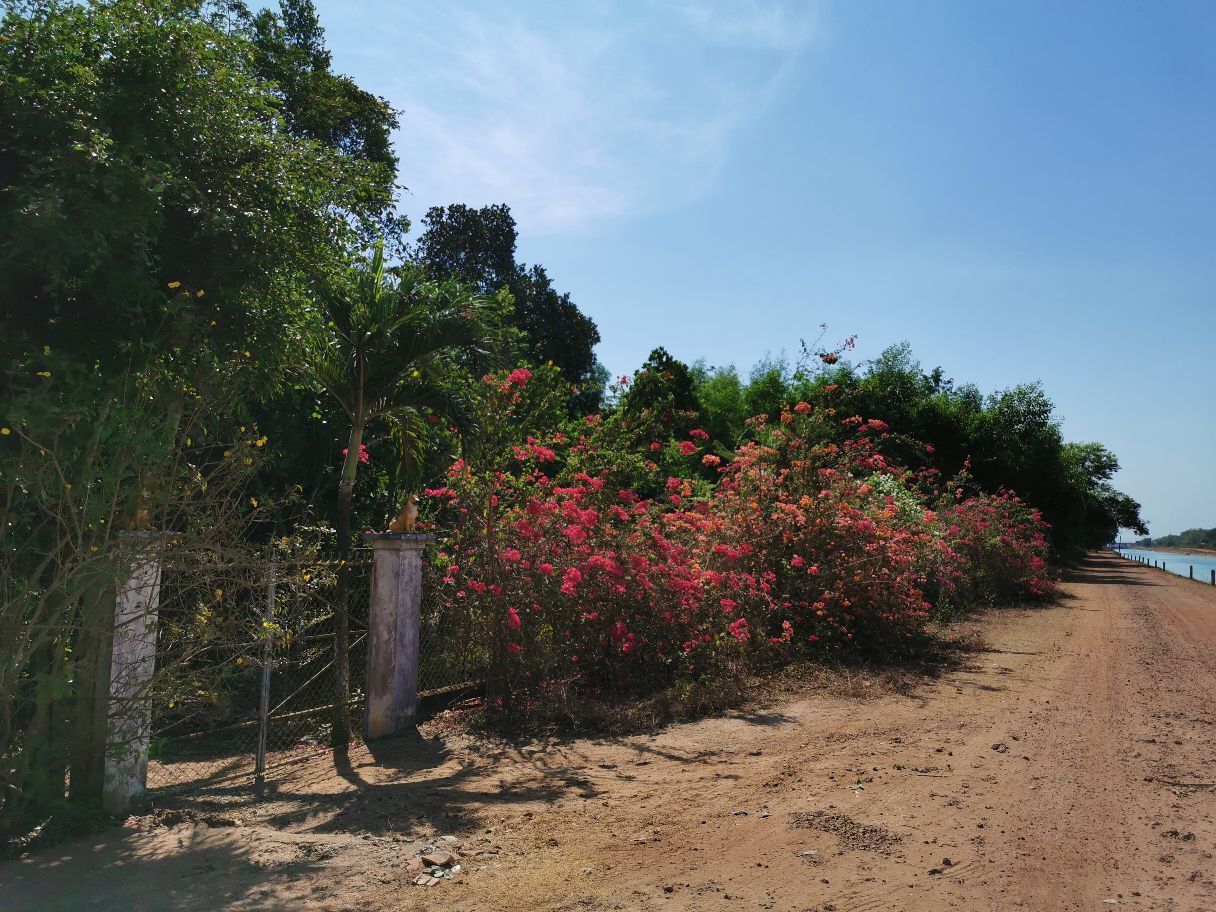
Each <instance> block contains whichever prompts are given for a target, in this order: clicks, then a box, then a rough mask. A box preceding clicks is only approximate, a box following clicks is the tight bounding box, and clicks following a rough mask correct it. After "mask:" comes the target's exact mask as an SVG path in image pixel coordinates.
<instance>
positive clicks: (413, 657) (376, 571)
mask: <svg viewBox="0 0 1216 912" xmlns="http://www.w3.org/2000/svg"><path fill="white" fill-rule="evenodd" d="M363 537H364V539H365V540H367V541H369V542H371V546H372V549H373V551H372V555H373V563H372V594H371V610H370V612H369V614H368V621H367V709H366V712H365V714H364V717H363V736H364V737H365V738H367V739H368V740H372V739H375V738H391V737H393V736H394V735H401V734H404V733H406V732H408V731H411V730H412V729H413V727H414V717H415V715H416V714H417V710H418V627H419V610H420V607H421V603H422V551H423V549H424V548H425V547H426V546H427V543H428V542H430V541H432V540H433V538H434V537H433V536H431V535H426V534H423V533H420V532H376V533H367V534H365V535H364V536H363Z"/></svg>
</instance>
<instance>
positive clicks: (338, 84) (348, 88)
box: [240, 0, 409, 249]
mask: <svg viewBox="0 0 1216 912" xmlns="http://www.w3.org/2000/svg"><path fill="white" fill-rule="evenodd" d="M240 12H241V16H240V19H241V21H242V23H243V24H244V25H245V26H246V27H247V28H248V30H249V31H250V32H251V38H252V41H253V44H254V48H255V51H254V54H253V68H254V71H255V72H256V73H257V74H258V75H259V76H261V77H262V78H264V79H266V80H268V81H269V82H271V83H272V84H273V85H274V90H275V93H276V95H277V96H278V97H279V98H280V99H281V106H280V109H279V110H280V114H281V116H282V118H283V122H284V124H285V126H286V128H287V130H288V132H289V133H290V134H291V135H292V136H295V137H298V138H300V139H306V140H311V141H313V142H316V143H319V144H321V145H323V146H327V147H329V148H333V149H336V150H338V151H339V152H341V153H342V154H343V155H344V156H346V157H348V158H350V159H353V160H358V161H361V162H366V163H368V164H370V165H373V166H375V167H374V168H373V169H371V170H370V172H369V173H370V174H371V175H372V176H373V177H374V181H373V182H371V183H369V185H368V186H367V188H366V192H367V198H366V201H365V202H364V205H365V206H366V207H367V209H368V210H369V212H371V213H373V214H374V216H375V222H376V225H377V228H378V233H379V234H380V236H382V237H387V238H388V242H389V246H390V248H392V249H398V248H399V247H400V245H401V243H402V238H403V236H404V233H405V230H406V229H407V228H408V227H409V222H408V220H406V219H405V218H404V217H402V216H398V215H397V214H396V213H395V212H394V211H393V193H394V189H395V187H394V180H395V177H396V174H397V156H396V154H395V153H394V152H393V147H392V133H393V131H394V130H396V129H397V127H398V126H399V125H400V121H399V119H398V114H397V112H396V111H395V110H394V109H393V108H392V106H391V105H389V103H388V101H387V100H386V99H384V98H381V97H379V96H377V95H375V94H373V93H371V92H368V91H366V90H365V89H362V88H360V87H359V86H358V84H356V83H355V81H354V80H353V79H351V78H350V77H348V76H342V75H340V74H337V73H334V72H333V70H332V57H331V55H330V53H329V50H328V49H327V48H326V46H325V30H324V29H323V28H322V27H321V22H320V18H319V17H318V16H317V10H316V6H315V5H314V4H313V3H312V0H280V2H279V12H278V14H277V15H276V14H275V13H274V12H273V11H271V10H269V9H263V10H260V11H258V12H257V14H256V15H252V16H251V15H250V14H249V13H248V12H247V11H246V10H244V9H243V8H242V9H241V11H240Z"/></svg>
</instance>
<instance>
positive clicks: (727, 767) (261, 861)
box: [0, 554, 1216, 912]
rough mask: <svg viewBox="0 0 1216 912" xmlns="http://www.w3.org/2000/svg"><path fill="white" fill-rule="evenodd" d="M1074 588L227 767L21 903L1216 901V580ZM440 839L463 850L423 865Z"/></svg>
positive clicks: (368, 910)
mask: <svg viewBox="0 0 1216 912" xmlns="http://www.w3.org/2000/svg"><path fill="white" fill-rule="evenodd" d="M1064 593H1065V597H1064V599H1063V600H1062V602H1061V603H1060V605H1058V606H1056V607H1051V608H1046V609H1028V610H1022V609H1018V610H1006V611H996V612H991V613H989V614H988V615H987V616H986V617H985V618H984V619H983V621H982V623H981V625H980V626H981V630H982V633H983V637H984V640H985V642H986V643H987V644H988V645H987V647H986V648H985V649H983V650H981V651H979V652H977V653H975V654H974V655H972V656H971V657H970V659H969V661H968V663H967V664H966V665H964V666H963V667H962V668H960V669H957V670H952V671H949V672H947V673H945V674H943V675H942V676H941V677H939V678H937V679H931V680H927V681H926V682H924V683H923V684H921V685H920V686H918V687H916V688H915V689H914V691H913V692H911V693H910V694H908V693H905V694H891V693H883V694H882V695H880V696H876V697H873V698H864V699H858V698H852V697H842V696H832V695H827V694H824V695H822V696H818V695H812V696H811V697H809V698H804V699H800V700H798V701H796V702H792V703H788V704H785V705H780V706H774V707H772V708H771V709H768V710H766V711H760V712H739V713H732V714H729V715H728V716H725V717H722V718H715V719H710V720H706V721H702V722H698V723H693V724H686V725H677V726H672V727H670V728H668V729H665V730H664V731H663V732H661V733H660V734H657V735H654V736H650V735H640V736H633V737H625V738H600V739H583V740H569V739H568V740H562V741H553V742H535V743H530V744H526V745H511V746H503V745H501V744H494V745H487V744H486V742H484V741H479V740H474V739H470V738H466V737H463V736H459V735H455V734H451V733H450V732H440V733H439V734H438V735H436V736H435V737H430V738H423V739H420V740H416V741H412V742H404V741H403V742H400V743H397V744H394V745H390V746H387V747H378V748H376V750H375V753H374V754H373V753H372V752H369V751H368V750H367V749H365V748H359V749H358V750H355V751H352V752H351V754H350V757H349V759H348V760H347V761H343V762H341V763H339V764H338V765H337V766H336V768H335V764H334V762H333V759H332V758H324V759H317V760H315V761H311V762H309V763H307V764H304V765H301V766H298V767H295V768H294V769H292V770H291V771H290V772H289V773H283V774H281V775H282V778H280V779H279V780H278V781H276V782H275V783H273V785H274V789H273V793H272V794H271V795H270V796H268V797H267V799H265V800H263V801H253V800H251V799H250V797H249V795H248V793H247V792H246V791H244V790H237V789H234V790H231V791H225V790H224V789H222V788H213V789H212V790H210V791H209V792H206V793H204V794H202V795H200V796H196V797H195V798H193V799H191V802H192V803H191V806H192V807H194V808H200V807H201V808H203V811H202V812H200V813H198V814H195V815H193V816H192V817H190V819H187V820H185V821H184V822H172V821H173V820H174V818H173V817H172V816H169V815H163V814H162V815H161V816H160V817H155V818H140V819H136V818H132V820H131V821H128V824H127V826H125V827H123V828H119V829H115V830H112V831H110V832H108V833H103V834H101V835H100V836H98V837H96V838H93V839H89V840H85V841H81V842H78V843H74V844H71V845H64V846H59V847H57V848H54V849H50V850H47V851H45V852H42V853H39V854H35V855H33V856H31V857H28V858H23V859H19V860H16V861H11V862H7V863H5V864H4V865H3V866H0V909H3V910H5V912H18V910H26V909H30V910H35V909H36V910H61V909H62V910H69V909H70V910H77V909H101V910H120V909H121V910H132V909H137V910H138V909H174V910H203V909H206V910H212V909H240V910H252V909H258V910H273V909H293V910H295V909H304V910H346V909H358V910H362V912H379V910H397V909H402V910H405V909H410V910H412V909H419V910H430V909H435V910H438V909H445V910H469V912H472V910H479V912H480V910H499V909H501V910H529V912H540V910H567V912H576V910H577V912H607V910H725V909H732V910H734V909H765V910H791V912H794V910H796V912H811V910H814V912H846V910H847V912H861V910H885V909H899V910H914V912H915V910H939V909H966V910H986V909H1013V908H1020V909H1027V910H1034V912H1038V910H1065V909H1105V908H1113V907H1125V908H1130V909H1161V910H1177V912H1198V910H1216V861H1214V860H1213V852H1214V851H1216V589H1213V588H1212V587H1205V586H1203V585H1201V584H1198V583H1193V582H1191V581H1189V580H1185V579H1180V578H1178V577H1173V576H1169V575H1166V574H1162V573H1158V572H1155V571H1153V570H1151V569H1147V568H1144V567H1142V566H1139V565H1137V564H1132V563H1129V562H1127V561H1123V560H1121V559H1119V558H1117V557H1114V556H1113V555H1107V554H1100V555H1094V556H1093V557H1092V558H1091V559H1090V560H1089V561H1088V563H1087V564H1086V565H1085V567H1083V568H1082V569H1081V570H1079V571H1077V572H1075V573H1072V574H1070V575H1069V577H1068V579H1067V581H1066V582H1065V585H1064ZM875 689H877V688H875ZM178 819H179V821H180V817H179V818H178ZM445 835H446V836H450V837H453V839H454V842H453V840H441V839H440V837H442V836H445ZM430 844H438V845H442V846H444V847H450V846H452V845H457V844H458V846H459V847H458V849H457V851H459V853H460V854H461V855H462V866H463V868H464V870H463V872H462V873H461V874H460V875H459V876H458V877H457V878H456V879H454V880H452V881H445V882H443V883H441V884H439V885H438V886H435V887H416V886H412V885H411V884H410V882H409V877H408V876H407V874H406V872H405V863H406V861H407V860H408V859H409V857H410V856H412V855H413V854H414V853H415V852H416V851H418V850H419V849H421V848H422V847H423V846H426V845H430ZM947 859H948V860H947Z"/></svg>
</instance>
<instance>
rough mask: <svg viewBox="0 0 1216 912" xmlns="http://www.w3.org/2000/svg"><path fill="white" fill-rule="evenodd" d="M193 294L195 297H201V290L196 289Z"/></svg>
mask: <svg viewBox="0 0 1216 912" xmlns="http://www.w3.org/2000/svg"><path fill="white" fill-rule="evenodd" d="M194 296H195V297H196V298H201V297H202V296H203V290H202V289H201V288H200V289H199V290H198V291H196V292H195V293H194Z"/></svg>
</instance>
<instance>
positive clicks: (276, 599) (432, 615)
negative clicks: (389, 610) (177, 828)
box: [147, 551, 484, 791]
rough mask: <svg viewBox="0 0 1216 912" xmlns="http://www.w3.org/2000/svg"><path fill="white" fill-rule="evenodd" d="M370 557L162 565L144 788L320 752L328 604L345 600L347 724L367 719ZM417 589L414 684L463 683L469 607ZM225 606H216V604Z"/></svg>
mask: <svg viewBox="0 0 1216 912" xmlns="http://www.w3.org/2000/svg"><path fill="white" fill-rule="evenodd" d="M371 577H372V556H371V553H370V552H369V551H361V552H357V553H356V554H355V555H354V556H353V557H352V558H351V559H349V560H347V561H345V562H338V561H315V560H314V561H288V560H265V561H260V562H249V563H246V564H234V563H231V562H227V563H217V564H216V566H214V567H203V568H201V569H200V568H199V567H198V566H197V564H192V565H191V566H190V567H188V568H181V572H175V568H174V567H173V566H172V565H170V566H167V567H166V568H165V576H164V579H165V582H164V585H163V588H162V593H161V605H160V618H159V626H160V636H159V638H158V639H159V643H160V645H159V647H158V653H157V663H158V666H159V667H160V668H161V669H162V670H163V671H164V674H162V675H159V676H158V677H157V678H156V685H155V687H153V689H152V702H153V708H152V738H151V744H150V749H149V761H148V778H147V784H148V789H149V790H151V791H158V790H159V791H164V790H176V789H183V788H190V787H193V786H197V785H202V784H205V783H211V782H215V781H218V780H229V779H237V780H240V779H247V780H250V781H252V780H253V779H254V778H255V777H257V776H260V775H262V774H264V773H265V772H266V771H267V770H271V769H273V768H275V767H276V766H280V765H282V764H284V763H288V762H291V761H293V760H296V759H299V758H301V757H303V756H307V755H310V754H312V753H315V752H318V751H322V750H327V749H328V748H329V745H330V741H331V728H332V720H333V713H334V702H335V700H334V698H335V681H334V679H335V663H334V609H335V605H336V604H337V603H338V600H339V599H344V601H345V604H346V605H347V611H348V617H349V629H350V649H349V656H350V658H349V665H350V702H349V706H348V711H349V714H350V718H351V720H352V726H351V728H352V731H353V732H354V733H355V734H356V735H357V734H358V733H359V731H360V730H361V723H362V718H363V703H364V692H365V684H366V674H367V646H368V643H367V635H368V630H367V625H368V608H369V605H370V594H371V583H372V580H371ZM427 588H428V587H426V586H424V589H423V599H422V605H421V613H420V618H419V620H420V628H419V668H418V691H419V696H420V698H423V699H425V698H427V697H430V696H434V695H440V694H443V693H445V692H451V691H455V690H459V689H462V688H465V687H468V686H470V685H471V684H473V683H475V682H476V681H477V680H478V679H479V678H480V676H481V671H480V670H481V668H482V667H483V666H484V657H483V656H482V655H481V654H480V652H479V649H480V648H481V646H480V638H479V637H477V636H476V635H475V634H476V631H475V628H474V618H473V616H472V614H471V613H468V612H465V613H461V612H460V611H459V610H458V609H453V608H446V609H444V608H441V605H440V601H439V600H438V599H431V598H428V597H427V595H428V593H427ZM221 605H222V606H223V610H219V607H220V606H221Z"/></svg>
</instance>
